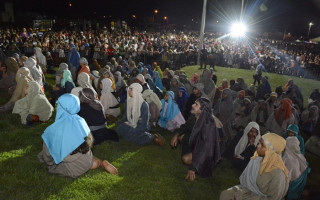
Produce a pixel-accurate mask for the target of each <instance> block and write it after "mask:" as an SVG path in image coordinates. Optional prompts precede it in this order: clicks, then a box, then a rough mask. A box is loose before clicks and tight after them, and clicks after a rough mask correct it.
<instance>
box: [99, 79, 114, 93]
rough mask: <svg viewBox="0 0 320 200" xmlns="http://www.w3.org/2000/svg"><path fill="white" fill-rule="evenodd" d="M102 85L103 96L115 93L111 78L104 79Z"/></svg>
mask: <svg viewBox="0 0 320 200" xmlns="http://www.w3.org/2000/svg"><path fill="white" fill-rule="evenodd" d="M101 84H102V90H101V94H102V93H111V92H113V89H112V81H111V80H110V79H109V78H104V79H102V81H101Z"/></svg>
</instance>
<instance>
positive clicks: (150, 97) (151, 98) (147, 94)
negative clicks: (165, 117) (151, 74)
mask: <svg viewBox="0 0 320 200" xmlns="http://www.w3.org/2000/svg"><path fill="white" fill-rule="evenodd" d="M142 97H143V98H144V99H145V100H146V102H148V103H151V102H153V103H155V104H156V105H157V107H158V109H159V111H160V110H161V108H162V103H161V101H160V99H159V97H158V96H157V95H156V94H155V93H154V92H153V91H152V90H151V89H147V90H145V91H144V92H143V93H142Z"/></svg>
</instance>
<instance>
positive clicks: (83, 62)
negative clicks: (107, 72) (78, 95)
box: [78, 57, 91, 76]
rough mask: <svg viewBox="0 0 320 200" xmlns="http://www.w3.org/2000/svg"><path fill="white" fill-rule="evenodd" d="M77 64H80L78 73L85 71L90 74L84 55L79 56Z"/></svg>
mask: <svg viewBox="0 0 320 200" xmlns="http://www.w3.org/2000/svg"><path fill="white" fill-rule="evenodd" d="M79 65H80V69H79V71H78V75H79V74H81V73H82V72H85V73H87V74H88V75H89V76H90V75H91V74H90V68H89V63H88V61H87V59H86V58H84V57H82V58H80V60H79Z"/></svg>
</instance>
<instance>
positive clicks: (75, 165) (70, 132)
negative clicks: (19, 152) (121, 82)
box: [38, 94, 118, 178]
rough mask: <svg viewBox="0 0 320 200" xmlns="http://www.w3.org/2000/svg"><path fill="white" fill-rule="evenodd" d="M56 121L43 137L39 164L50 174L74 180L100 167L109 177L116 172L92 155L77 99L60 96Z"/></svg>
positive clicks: (86, 128) (105, 162) (87, 129)
mask: <svg viewBox="0 0 320 200" xmlns="http://www.w3.org/2000/svg"><path fill="white" fill-rule="evenodd" d="M57 103H58V106H57V114H56V120H55V122H54V123H53V124H52V125H50V126H49V127H48V128H47V129H46V130H45V131H44V133H43V134H42V136H41V137H42V139H43V146H42V151H41V152H40V153H39V154H38V159H39V161H40V162H41V163H44V164H45V165H47V166H48V169H49V173H51V174H56V175H59V176H66V177H70V178H77V177H79V176H81V175H82V174H84V173H86V172H87V171H89V170H90V169H95V168H98V167H99V166H102V167H103V168H104V169H105V170H106V171H108V172H109V173H111V174H117V173H118V171H117V169H116V168H115V167H114V166H113V165H111V164H110V163H109V162H108V161H106V160H104V161H103V162H101V161H100V160H99V159H97V158H95V157H94V156H93V155H92V152H91V147H92V140H93V139H92V136H91V134H90V129H89V127H88V125H87V123H86V121H85V120H84V119H83V118H81V117H79V115H77V113H78V112H79V110H80V102H79V98H78V97H76V96H74V95H72V94H65V95H62V96H61V97H60V98H59V99H58V101H57Z"/></svg>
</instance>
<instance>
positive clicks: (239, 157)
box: [232, 122, 261, 171]
mask: <svg viewBox="0 0 320 200" xmlns="http://www.w3.org/2000/svg"><path fill="white" fill-rule="evenodd" d="M260 138H261V134H260V127H259V124H257V123H256V122H250V123H249V124H248V125H247V126H246V128H245V129H244V131H243V134H242V136H241V138H240V140H239V141H238V144H237V145H236V147H235V149H234V157H233V160H232V164H233V166H234V167H235V168H237V169H239V170H240V171H243V170H244V169H245V168H246V166H247V165H248V163H249V161H250V158H251V157H252V156H253V154H254V152H255V151H256V148H257V145H258V143H259V140H260Z"/></svg>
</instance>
